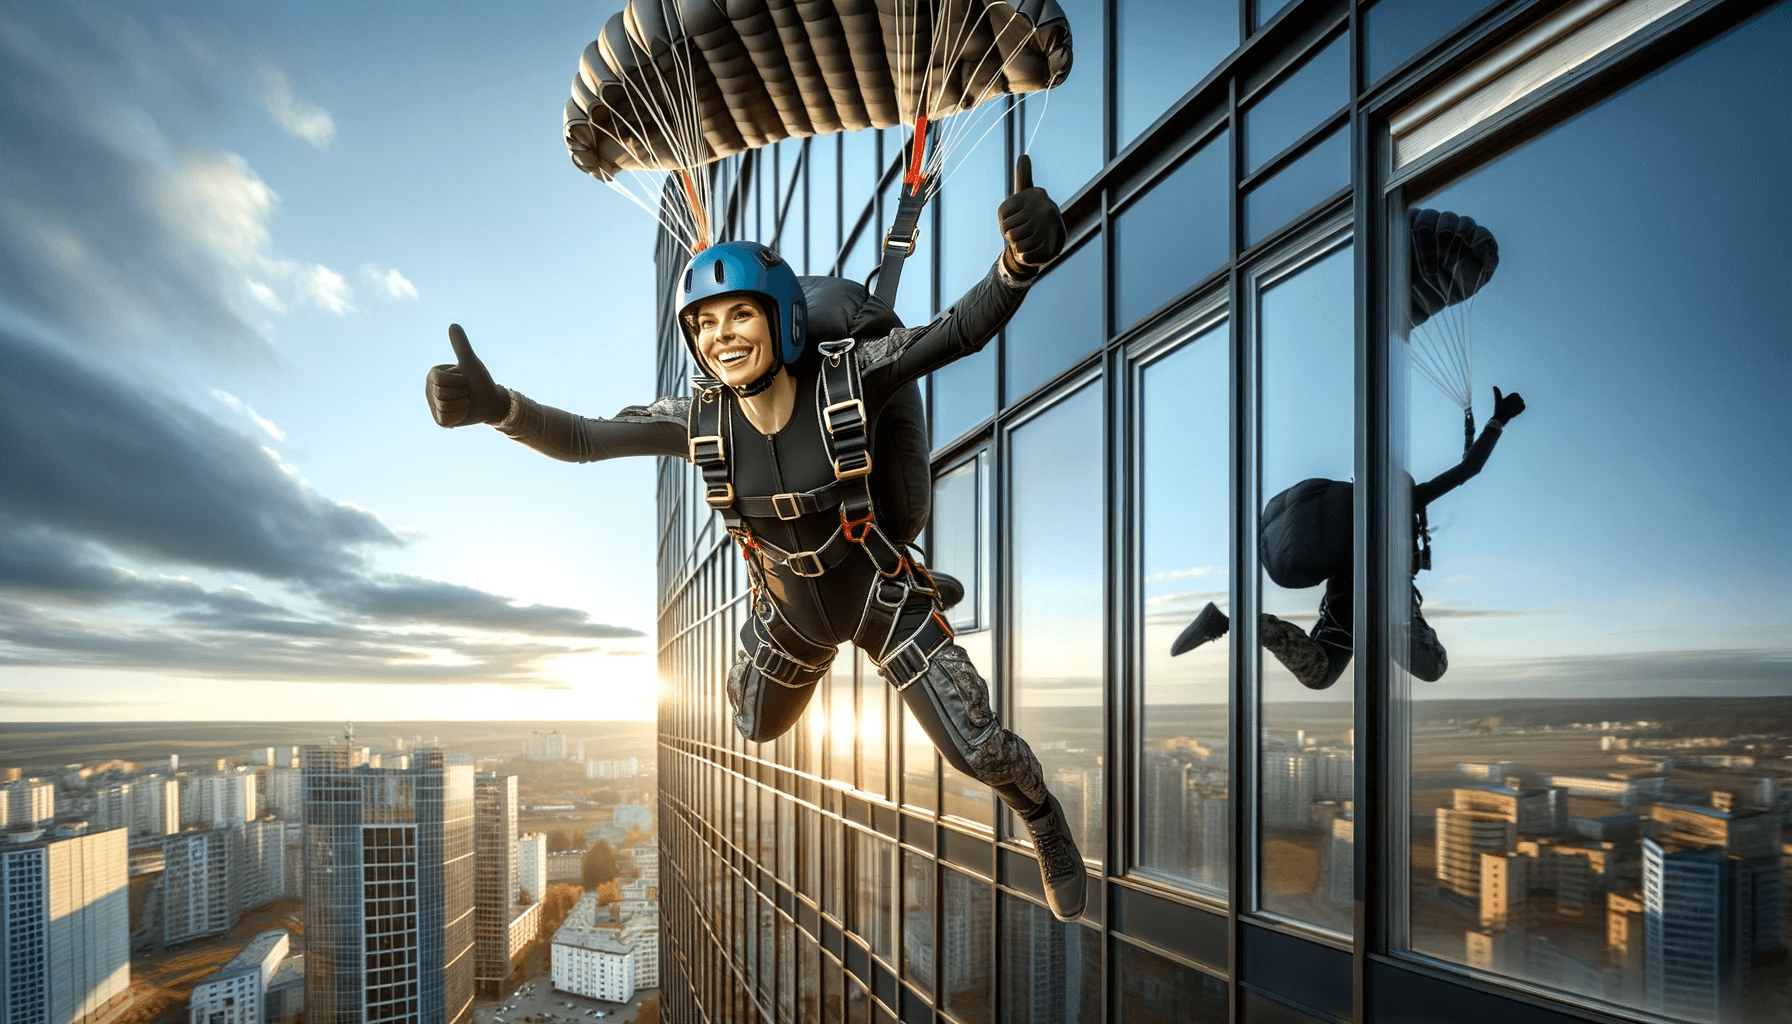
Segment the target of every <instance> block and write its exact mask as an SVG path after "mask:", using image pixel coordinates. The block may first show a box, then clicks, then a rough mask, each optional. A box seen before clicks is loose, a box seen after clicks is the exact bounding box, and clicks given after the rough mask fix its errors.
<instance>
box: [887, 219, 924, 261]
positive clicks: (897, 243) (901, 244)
mask: <svg viewBox="0 0 1792 1024" xmlns="http://www.w3.org/2000/svg"><path fill="white" fill-rule="evenodd" d="M895 235H896V228H895V227H894V226H891V228H890V230H888V231H886V232H884V252H887V253H888V252H896V253H901V254H902V258H903V259H907V258H909V257H910V256H913V255H914V254H915V244H916V243H917V242H919V241H920V240H921V226H920V225H918V224H917V225H915V230H913V231H911V232H909V235H908V238H907V239H900V238H897V237H895Z"/></svg>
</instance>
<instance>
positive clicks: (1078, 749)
mask: <svg viewBox="0 0 1792 1024" xmlns="http://www.w3.org/2000/svg"><path fill="white" fill-rule="evenodd" d="M1009 444H1010V448H1009V456H1010V469H1009V472H1010V481H1011V483H1012V487H1013V491H1012V493H1014V494H1016V495H1024V496H1025V499H1026V500H1024V501H1016V502H1014V503H1013V504H1012V506H1011V525H1010V531H1009V543H1010V545H1011V548H1010V550H1011V552H1012V557H1013V562H1012V566H1011V570H1010V571H1011V573H1012V575H1011V577H1010V579H1011V583H1010V586H1009V589H1008V593H1009V606H1010V608H1011V615H1012V619H1011V620H1010V622H1011V623H1012V632H1011V636H1010V641H1009V642H1010V646H1011V650H1012V658H1013V662H1012V664H1013V666H1014V677H1013V680H1012V684H1011V685H1010V687H1009V693H1010V695H1011V700H1010V706H1009V707H1008V708H1007V709H1006V717H1007V719H1008V723H1009V728H1011V729H1013V730H1014V731H1015V732H1016V733H1019V734H1020V736H1021V737H1022V738H1024V739H1025V740H1026V741H1027V742H1028V744H1029V745H1031V746H1032V748H1033V752H1034V753H1035V754H1036V755H1038V757H1039V762H1040V764H1041V765H1043V766H1044V768H1045V781H1046V784H1047V785H1048V786H1050V787H1051V790H1052V793H1053V794H1054V795H1056V796H1057V798H1058V801H1059V803H1061V804H1063V806H1064V814H1065V816H1066V817H1067V818H1068V819H1069V822H1070V829H1071V832H1072V834H1073V835H1075V837H1076V841H1077V846H1078V847H1080V848H1081V850H1082V853H1083V856H1084V857H1087V858H1093V859H1095V860H1100V859H1101V855H1102V836H1103V828H1102V800H1101V795H1102V778H1101V758H1102V749H1103V748H1102V738H1103V733H1102V714H1101V712H1102V690H1103V681H1104V679H1105V675H1106V673H1105V672H1104V671H1103V665H1104V658H1105V652H1104V650H1103V645H1102V640H1103V637H1104V635H1105V619H1104V617H1103V614H1102V581H1103V578H1104V570H1105V561H1104V558H1103V555H1104V551H1105V547H1106V544H1105V540H1106V531H1105V529H1104V526H1105V519H1104V510H1103V508H1102V494H1103V487H1102V479H1103V476H1102V401H1101V387H1100V384H1099V383H1096V384H1091V385H1085V386H1084V387H1083V388H1082V389H1081V390H1079V391H1078V392H1077V393H1075V394H1074V395H1071V396H1070V397H1069V398H1066V399H1064V400H1062V401H1060V402H1059V403H1058V404H1057V405H1055V406H1053V407H1052V408H1051V409H1050V410H1048V411H1046V412H1044V413H1042V414H1040V415H1039V416H1038V417H1036V418H1034V419H1032V420H1029V421H1028V422H1027V423H1025V424H1024V425H1022V426H1020V427H1018V428H1016V429H1015V431H1014V433H1013V435H1012V439H1011V441H1010V442H1009ZM1011 824H1012V826H1013V830H1014V834H1017V835H1020V836H1025V835H1026V830H1025V827H1024V826H1022V825H1021V824H1020V822H1019V819H1018V818H1011Z"/></svg>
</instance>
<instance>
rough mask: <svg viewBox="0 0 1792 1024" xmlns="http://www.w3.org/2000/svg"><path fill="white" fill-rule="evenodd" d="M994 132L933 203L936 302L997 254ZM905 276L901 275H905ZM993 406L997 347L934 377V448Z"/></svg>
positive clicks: (1000, 173)
mask: <svg viewBox="0 0 1792 1024" xmlns="http://www.w3.org/2000/svg"><path fill="white" fill-rule="evenodd" d="M1001 134H1002V130H1001V129H1000V128H997V129H996V130H995V131H993V132H991V133H990V134H989V136H988V137H987V138H985V139H984V140H983V142H982V144H981V145H979V146H977V147H976V148H975V149H973V150H971V151H969V152H968V153H965V154H964V157H963V160H962V162H961V163H958V164H956V165H948V173H949V174H950V175H951V179H950V183H949V184H950V187H949V188H945V189H943V190H942V191H941V193H940V195H939V196H938V197H937V198H935V199H934V203H936V204H938V206H939V209H940V224H941V228H940V248H939V254H940V256H939V258H940V302H941V304H942V305H945V306H950V305H951V304H952V303H954V302H957V301H958V300H959V298H960V297H961V296H963V295H964V293H965V292H967V291H969V290H970V288H971V286H972V285H974V284H976V283H977V282H978V281H980V280H982V278H983V275H985V274H987V273H989V270H990V268H991V267H992V266H994V265H995V261H996V257H998V256H1000V255H1001V253H1002V233H1001V230H1000V229H999V228H998V226H997V223H996V207H998V206H1000V205H1001V204H1002V200H1003V199H1004V198H1006V197H1007V195H1008V192H1009V190H1010V183H1009V182H1008V180H1007V170H1006V160H1005V156H1004V154H1003V151H1002V139H1001ZM905 273H906V271H905ZM995 403H996V344H995V343H994V342H991V343H990V344H989V345H987V346H985V347H984V349H983V351H981V352H978V353H976V354H974V355H969V356H966V357H964V358H963V359H960V360H958V361H957V362H955V363H953V364H951V365H950V366H947V367H945V368H944V369H941V370H938V371H936V372H935V373H934V374H933V401H932V402H931V403H930V405H929V409H930V411H931V412H932V413H933V443H934V444H935V445H936V446H938V445H941V444H944V443H945V442H947V441H950V440H952V439H953V438H955V437H958V436H959V435H961V434H963V433H964V432H965V431H967V430H969V429H970V428H971V427H973V426H975V425H976V424H978V423H981V422H983V421H984V420H986V419H988V418H989V417H990V416H991V415H992V414H993V413H994V412H995Z"/></svg>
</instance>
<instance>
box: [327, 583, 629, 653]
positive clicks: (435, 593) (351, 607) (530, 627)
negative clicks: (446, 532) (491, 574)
mask: <svg viewBox="0 0 1792 1024" xmlns="http://www.w3.org/2000/svg"><path fill="white" fill-rule="evenodd" d="M324 595H325V597H327V598H328V599H329V600H330V601H331V602H332V603H334V604H336V605H337V606H338V607H341V608H343V609H345V610H348V611H353V612H357V613H359V614H361V615H365V616H367V617H368V618H372V619H376V620H379V621H382V622H431V623H436V624H439V625H445V626H465V627H470V628H473V629H493V630H502V631H505V632H510V633H528V634H532V635H536V636H581V637H591V638H594V639H600V640H615V639H621V638H623V637H637V636H644V635H646V634H644V633H642V632H641V631H640V630H638V629H630V628H628V627H626V626H610V625H605V624H604V623H601V622H592V621H591V617H590V616H589V615H587V614H585V613H584V612H582V611H579V610H578V609H576V608H555V607H553V606H551V605H545V604H532V605H516V604H512V603H511V602H510V599H509V598H505V597H499V596H498V595H496V594H490V593H487V592H485V591H483V590H476V589H474V588H472V587H466V586H461V585H460V584H457V583H443V582H441V581H440V580H427V579H421V578H419V577H416V576H384V577H379V578H377V579H362V580H354V581H352V582H348V583H342V584H336V585H332V586H330V587H328V588H327V589H326V590H325V591H324Z"/></svg>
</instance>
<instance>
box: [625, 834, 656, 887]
mask: <svg viewBox="0 0 1792 1024" xmlns="http://www.w3.org/2000/svg"><path fill="white" fill-rule="evenodd" d="M628 852H629V855H630V856H632V857H634V858H635V867H638V868H640V869H641V880H642V881H644V882H646V883H647V884H648V885H658V884H660V847H659V844H658V843H644V844H642V845H640V846H636V847H634V848H632V849H630V850H629V851H628Z"/></svg>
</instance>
